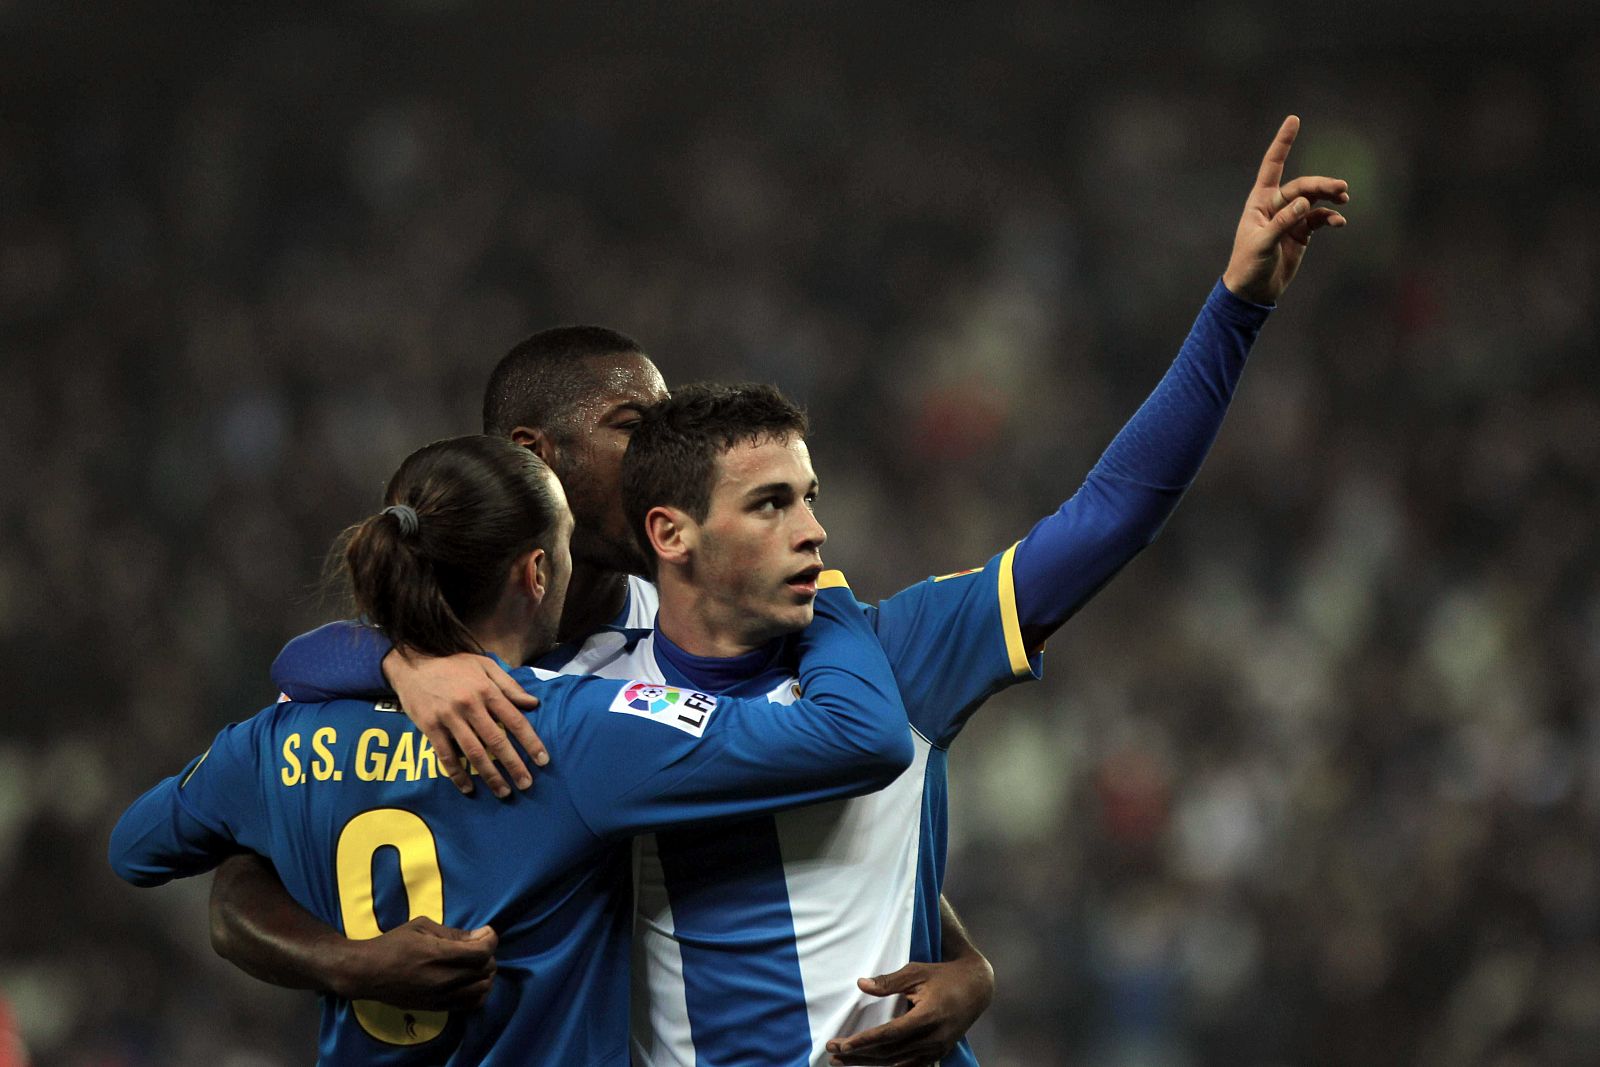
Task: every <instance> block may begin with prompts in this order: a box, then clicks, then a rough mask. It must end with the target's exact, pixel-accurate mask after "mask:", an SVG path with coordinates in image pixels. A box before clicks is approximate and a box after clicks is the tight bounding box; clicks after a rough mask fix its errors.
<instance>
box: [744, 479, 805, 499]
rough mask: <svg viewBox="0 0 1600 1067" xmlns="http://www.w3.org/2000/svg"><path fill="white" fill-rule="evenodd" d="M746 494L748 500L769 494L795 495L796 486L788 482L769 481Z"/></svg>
mask: <svg viewBox="0 0 1600 1067" xmlns="http://www.w3.org/2000/svg"><path fill="white" fill-rule="evenodd" d="M744 495H745V499H747V500H755V499H757V498H758V497H767V496H782V497H790V496H793V495H794V486H792V485H790V484H789V483H788V482H767V483H766V484H765V485H758V486H755V487H754V488H752V489H750V490H749V491H747V492H746V493H745V494H744Z"/></svg>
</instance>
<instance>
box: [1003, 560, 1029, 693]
mask: <svg viewBox="0 0 1600 1067" xmlns="http://www.w3.org/2000/svg"><path fill="white" fill-rule="evenodd" d="M1021 543H1022V542H1020V541H1019V542H1017V544H1021ZM1016 554H1017V545H1012V546H1011V547H1010V548H1008V549H1006V552H1005V555H1003V556H1001V557H1000V627H1001V629H1002V630H1004V631H1005V635H1006V656H1007V658H1009V659H1010V660H1011V673H1012V674H1015V675H1019V676H1021V675H1031V674H1032V673H1033V668H1032V667H1030V666H1028V650H1027V649H1026V648H1024V647H1022V620H1021V619H1019V618H1018V617H1017V586H1016V581H1015V579H1014V578H1013V577H1012V574H1011V563H1012V560H1013V559H1014V558H1015V557H1016Z"/></svg>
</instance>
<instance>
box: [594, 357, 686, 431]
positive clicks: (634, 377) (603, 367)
mask: <svg viewBox="0 0 1600 1067" xmlns="http://www.w3.org/2000/svg"><path fill="white" fill-rule="evenodd" d="M585 364H586V366H585V370H587V371H588V376H589V380H588V383H587V384H588V390H587V396H586V397H585V398H584V399H583V400H582V401H581V402H580V403H579V407H580V408H581V409H582V410H583V411H584V412H585V413H587V414H589V415H591V416H599V415H603V414H604V413H605V412H606V411H609V410H610V409H612V408H614V407H616V406H618V405H619V404H636V405H638V406H640V407H647V406H649V405H651V404H654V403H657V402H659V401H661V400H665V399H666V396H667V383H666V382H665V381H663V380H662V378H661V372H660V371H659V370H657V369H656V365H655V364H654V363H652V362H650V359H649V358H648V357H647V356H642V355H638V354H637V353H635V354H629V355H616V356H596V357H594V358H593V359H589V360H586V361H585Z"/></svg>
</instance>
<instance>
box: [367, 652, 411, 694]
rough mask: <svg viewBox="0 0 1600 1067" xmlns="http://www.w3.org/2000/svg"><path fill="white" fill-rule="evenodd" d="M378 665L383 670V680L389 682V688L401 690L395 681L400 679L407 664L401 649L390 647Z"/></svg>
mask: <svg viewBox="0 0 1600 1067" xmlns="http://www.w3.org/2000/svg"><path fill="white" fill-rule="evenodd" d="M369 662H370V661H369ZM378 666H379V668H380V669H381V670H382V671H383V680H384V681H385V682H388V683H389V688H390V689H392V690H394V691H395V692H399V690H398V689H396V687H395V683H397V682H398V681H399V680H400V675H401V674H402V673H403V672H404V671H405V668H406V666H407V664H406V658H405V657H404V656H402V655H401V654H400V650H399V649H398V648H391V649H389V651H388V652H386V653H384V656H383V661H382V662H381V663H380V664H379V665H378Z"/></svg>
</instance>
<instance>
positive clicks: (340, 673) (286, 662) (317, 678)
mask: <svg viewBox="0 0 1600 1067" xmlns="http://www.w3.org/2000/svg"><path fill="white" fill-rule="evenodd" d="M393 647H394V646H393V645H392V644H391V643H390V641H389V639H388V638H387V637H385V636H384V635H383V634H381V633H379V632H378V631H377V630H374V629H373V628H372V627H370V626H363V625H362V624H361V623H359V622H355V621H353V620H348V619H347V620H344V621H341V622H330V623H328V624H327V625H326V626H319V627H317V628H316V629H315V630H312V631H310V632H309V633H303V634H301V635H300V636H299V637H296V638H295V639H294V640H292V641H290V642H289V643H288V644H287V645H284V646H283V651H281V652H279V653H278V658H277V659H275V660H273V661H272V684H274V685H276V686H277V687H278V691H279V692H281V693H285V694H287V695H288V696H289V698H290V699H292V700H304V701H317V700H336V699H338V698H339V697H349V696H368V695H377V694H386V693H389V692H391V689H390V687H389V682H388V680H387V679H385V678H384V674H383V658H384V656H386V655H388V653H389V650H390V649H391V648H393Z"/></svg>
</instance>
